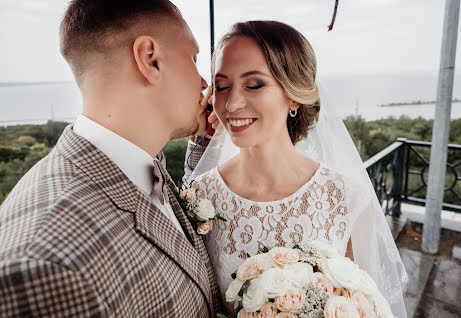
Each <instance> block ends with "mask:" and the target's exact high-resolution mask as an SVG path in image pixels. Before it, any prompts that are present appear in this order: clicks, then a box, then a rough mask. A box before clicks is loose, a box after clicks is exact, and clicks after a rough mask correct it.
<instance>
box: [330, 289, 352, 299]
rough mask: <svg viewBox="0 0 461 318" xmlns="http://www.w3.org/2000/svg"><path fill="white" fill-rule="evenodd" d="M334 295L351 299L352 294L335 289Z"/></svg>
mask: <svg viewBox="0 0 461 318" xmlns="http://www.w3.org/2000/svg"><path fill="white" fill-rule="evenodd" d="M333 295H336V296H343V297H348V298H350V297H349V296H350V293H349V291H348V290H346V289H344V288H336V287H334V288H333Z"/></svg>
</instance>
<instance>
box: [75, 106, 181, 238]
mask: <svg viewBox="0 0 461 318" xmlns="http://www.w3.org/2000/svg"><path fill="white" fill-rule="evenodd" d="M73 129H74V132H75V133H76V134H77V135H79V136H81V137H83V138H85V139H86V140H88V141H89V142H91V143H92V144H93V145H94V146H96V147H97V148H98V149H99V150H101V151H102V152H103V153H104V154H105V155H106V156H107V157H109V159H111V160H112V161H113V162H114V163H115V164H116V165H117V166H118V167H119V168H120V170H122V172H123V173H124V174H125V175H126V176H127V177H128V179H130V180H131V182H133V183H134V184H135V185H136V186H137V187H138V188H139V189H140V190H141V191H143V192H144V193H146V194H147V195H148V196H149V197H150V198H151V200H152V203H153V204H154V205H155V206H156V207H157V208H158V209H159V210H160V211H162V213H163V214H164V215H165V216H166V217H167V218H168V219H169V220H170V221H171V223H173V224H174V225H175V226H176V228H177V229H178V230H179V231H181V233H183V234H184V231H183V229H182V227H181V225H180V224H179V221H178V219H177V218H176V216H175V215H174V212H173V209H172V208H171V205H170V204H169V203H166V201H165V200H163V201H164V202H165V204H162V203H161V202H160V199H159V198H158V197H157V195H155V193H153V192H152V188H153V183H152V182H153V175H152V167H153V165H154V164H153V160H154V159H153V158H152V157H151V156H150V155H149V154H148V153H147V152H145V151H144V150H143V149H141V148H139V147H138V146H136V145H135V144H133V143H131V142H129V141H128V140H126V139H125V138H123V137H120V136H119V135H117V134H116V133H114V132H113V131H111V130H109V129H107V128H105V127H103V126H101V125H99V124H98V123H96V122H95V121H93V120H91V119H89V118H88V117H86V116H84V115H82V114H81V115H79V116H78V118H77V121H76V122H75V124H74V127H73Z"/></svg>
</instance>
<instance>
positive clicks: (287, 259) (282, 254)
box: [269, 247, 299, 267]
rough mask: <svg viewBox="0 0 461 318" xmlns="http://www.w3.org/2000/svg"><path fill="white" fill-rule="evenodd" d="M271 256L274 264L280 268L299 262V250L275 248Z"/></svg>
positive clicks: (271, 251) (270, 253)
mask: <svg viewBox="0 0 461 318" xmlns="http://www.w3.org/2000/svg"><path fill="white" fill-rule="evenodd" d="M269 255H270V256H272V259H273V260H274V263H275V264H277V266H279V267H283V266H285V265H287V264H293V263H297V262H299V250H298V249H292V248H286V247H274V248H273V249H271V250H270V251H269Z"/></svg>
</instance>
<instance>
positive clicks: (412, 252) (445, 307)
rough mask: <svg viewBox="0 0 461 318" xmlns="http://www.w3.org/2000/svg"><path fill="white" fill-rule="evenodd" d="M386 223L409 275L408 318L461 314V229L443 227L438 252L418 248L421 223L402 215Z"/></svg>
mask: <svg viewBox="0 0 461 318" xmlns="http://www.w3.org/2000/svg"><path fill="white" fill-rule="evenodd" d="M402 213H403V215H405V212H404V209H402ZM388 223H389V226H390V228H391V230H392V232H393V235H394V239H396V244H397V247H398V248H399V251H400V255H401V257H402V261H403V263H404V265H405V268H406V270H407V273H408V275H409V284H408V288H407V291H406V293H405V295H404V300H405V306H406V309H407V315H408V318H413V317H418V318H419V317H425V318H426V317H437V318H445V317H446V318H451V317H461V232H455V231H452V230H449V229H443V230H442V231H441V235H440V248H439V253H438V254H436V255H430V254H426V253H424V252H423V251H422V250H421V238H422V225H421V224H419V223H416V222H414V221H413V222H412V221H411V220H408V219H406V218H405V217H403V216H402V217H401V218H392V217H388ZM458 231H461V227H459V228H458Z"/></svg>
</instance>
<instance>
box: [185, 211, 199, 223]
mask: <svg viewBox="0 0 461 318" xmlns="http://www.w3.org/2000/svg"><path fill="white" fill-rule="evenodd" d="M187 216H189V218H190V219H191V220H194V221H198V220H197V217H196V216H195V213H194V212H192V211H190V210H188V211H187Z"/></svg>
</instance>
